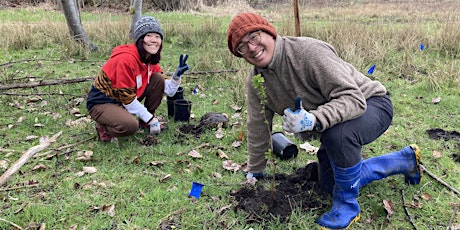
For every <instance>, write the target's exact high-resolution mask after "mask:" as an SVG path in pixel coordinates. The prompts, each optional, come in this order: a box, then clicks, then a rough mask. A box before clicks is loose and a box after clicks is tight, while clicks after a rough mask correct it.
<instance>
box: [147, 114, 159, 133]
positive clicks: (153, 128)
mask: <svg viewBox="0 0 460 230" xmlns="http://www.w3.org/2000/svg"><path fill="white" fill-rule="evenodd" d="M149 126H150V129H149V133H150V134H159V133H160V131H161V127H160V122H159V121H158V119H157V118H152V120H151V121H150V122H149Z"/></svg>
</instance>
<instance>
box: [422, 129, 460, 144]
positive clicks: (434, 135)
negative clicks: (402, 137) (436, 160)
mask: <svg viewBox="0 0 460 230" xmlns="http://www.w3.org/2000/svg"><path fill="white" fill-rule="evenodd" d="M426 133H428V136H429V137H430V138H431V139H434V140H439V139H443V140H445V141H448V140H457V141H460V133H459V132H457V131H445V130H443V129H439V128H436V129H428V130H427V131H426Z"/></svg>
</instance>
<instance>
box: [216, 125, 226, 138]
mask: <svg viewBox="0 0 460 230" xmlns="http://www.w3.org/2000/svg"><path fill="white" fill-rule="evenodd" d="M214 135H215V136H216V138H218V139H222V137H224V131H223V130H222V122H220V123H219V125H218V128H217V131H216V132H215V133H214Z"/></svg>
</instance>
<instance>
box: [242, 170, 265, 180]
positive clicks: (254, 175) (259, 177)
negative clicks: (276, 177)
mask: <svg viewBox="0 0 460 230" xmlns="http://www.w3.org/2000/svg"><path fill="white" fill-rule="evenodd" d="M244 175H245V176H246V180H248V179H251V178H253V177H254V178H256V179H257V180H260V179H262V178H264V176H265V174H264V173H263V172H260V173H252V172H245V173H244Z"/></svg>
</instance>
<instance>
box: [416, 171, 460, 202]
mask: <svg viewBox="0 0 460 230" xmlns="http://www.w3.org/2000/svg"><path fill="white" fill-rule="evenodd" d="M420 167H421V168H422V169H423V171H425V172H426V173H427V174H428V175H429V176H430V177H432V178H433V179H435V180H436V181H438V182H439V183H441V184H442V185H444V186H446V187H447V188H449V189H450V190H452V191H453V192H454V193H457V195H460V192H459V191H458V190H457V189H455V188H453V187H452V186H450V185H449V184H447V183H446V182H444V181H443V180H441V178H439V177H437V176H436V175H434V174H433V173H431V172H430V171H428V169H426V168H425V166H424V165H420Z"/></svg>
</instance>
